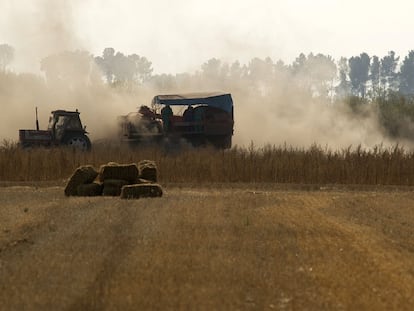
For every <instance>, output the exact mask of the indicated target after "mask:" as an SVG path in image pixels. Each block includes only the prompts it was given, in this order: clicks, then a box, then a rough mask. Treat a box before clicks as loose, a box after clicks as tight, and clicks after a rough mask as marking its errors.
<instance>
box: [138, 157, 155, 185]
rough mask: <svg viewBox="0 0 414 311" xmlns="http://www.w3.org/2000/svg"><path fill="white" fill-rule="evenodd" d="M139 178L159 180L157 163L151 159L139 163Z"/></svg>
mask: <svg viewBox="0 0 414 311" xmlns="http://www.w3.org/2000/svg"><path fill="white" fill-rule="evenodd" d="M138 169H139V178H141V179H146V180H150V181H152V182H157V180H158V178H157V173H158V172H157V165H156V164H155V162H154V161H151V160H142V161H140V162H139V163H138Z"/></svg>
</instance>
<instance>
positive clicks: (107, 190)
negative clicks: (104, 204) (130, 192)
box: [102, 179, 129, 197]
mask: <svg viewBox="0 0 414 311" xmlns="http://www.w3.org/2000/svg"><path fill="white" fill-rule="evenodd" d="M128 184H129V183H128V181H126V180H122V179H106V180H105V181H104V182H103V190H102V194H103V195H105V196H113V197H116V196H119V195H120V194H121V190H122V187H123V186H125V185H128Z"/></svg>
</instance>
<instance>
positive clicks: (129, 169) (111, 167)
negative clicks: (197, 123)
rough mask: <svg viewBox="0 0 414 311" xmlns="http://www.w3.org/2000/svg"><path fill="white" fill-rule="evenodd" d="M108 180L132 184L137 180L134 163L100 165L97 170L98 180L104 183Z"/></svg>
mask: <svg viewBox="0 0 414 311" xmlns="http://www.w3.org/2000/svg"><path fill="white" fill-rule="evenodd" d="M108 179H118V180H126V181H128V182H129V183H130V184H133V183H135V182H136V181H137V179H138V167H137V165H136V164H135V163H132V164H117V163H115V162H109V163H108V164H106V165H102V166H101V168H100V170H99V180H100V181H101V182H105V180H108Z"/></svg>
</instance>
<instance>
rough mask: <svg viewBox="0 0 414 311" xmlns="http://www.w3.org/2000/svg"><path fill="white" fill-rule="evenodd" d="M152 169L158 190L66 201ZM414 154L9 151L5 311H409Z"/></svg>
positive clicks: (3, 168)
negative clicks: (93, 181) (93, 171)
mask: <svg viewBox="0 0 414 311" xmlns="http://www.w3.org/2000/svg"><path fill="white" fill-rule="evenodd" d="M142 159H152V160H155V161H156V162H157V164H158V167H159V180H160V183H161V184H162V185H163V186H164V191H165V192H164V196H163V197H162V198H157V199H139V200H121V199H119V198H110V197H90V198H86V197H65V196H64V194H63V189H64V185H65V183H66V181H67V178H68V177H69V176H70V175H71V173H72V172H73V170H74V169H75V168H76V167H78V166H79V165H83V164H92V165H94V166H95V167H99V166H100V165H102V164H104V163H107V162H109V161H116V162H119V163H131V162H135V163H136V162H138V161H139V160H142ZM413 159H414V155H413V153H412V152H407V151H404V150H403V149H402V148H400V147H398V146H396V147H394V148H390V149H386V148H382V147H378V148H376V149H371V150H363V149H362V148H360V147H356V148H347V149H344V150H339V151H330V150H329V149H327V148H321V147H318V146H312V147H311V148H309V149H295V148H290V147H287V146H280V147H275V146H267V147H263V148H256V147H254V146H253V145H252V146H251V147H250V148H246V149H243V148H237V147H236V148H233V149H231V150H228V151H217V150H212V149H202V150H192V149H187V150H179V151H177V150H162V149H161V150H160V149H150V148H146V149H140V150H132V151H131V150H130V149H128V148H123V147H120V146H118V147H116V146H112V145H105V144H102V145H98V146H96V147H95V148H94V150H93V151H92V152H87V153H82V152H76V151H73V150H69V149H36V150H21V149H19V148H17V146H16V145H15V144H13V143H7V142H4V143H3V145H2V146H0V306H1V307H0V309H1V310H138V309H140V310H141V309H143V310H148V309H158V310H166V309H167V310H171V309H174V310H175V309H186V310H189V309H190V310H193V309H197V310H250V309H253V310H264V309H266V310H271V309H275V310H303V309H305V310H411V308H412V305H413V304H414V268H413V267H414V240H413V239H412V237H413V236H414V160H413Z"/></svg>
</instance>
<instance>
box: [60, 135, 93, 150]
mask: <svg viewBox="0 0 414 311" xmlns="http://www.w3.org/2000/svg"><path fill="white" fill-rule="evenodd" d="M65 144H66V145H67V146H68V147H71V148H73V149H78V150H81V151H89V150H90V149H91V141H90V140H89V138H88V136H86V135H71V136H69V137H68V138H66V139H65Z"/></svg>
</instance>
